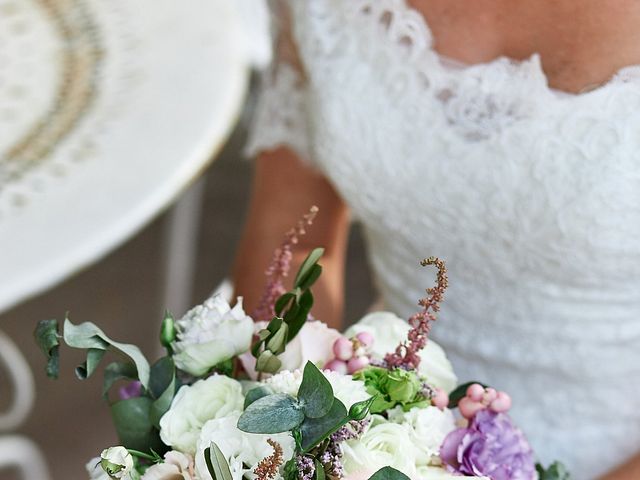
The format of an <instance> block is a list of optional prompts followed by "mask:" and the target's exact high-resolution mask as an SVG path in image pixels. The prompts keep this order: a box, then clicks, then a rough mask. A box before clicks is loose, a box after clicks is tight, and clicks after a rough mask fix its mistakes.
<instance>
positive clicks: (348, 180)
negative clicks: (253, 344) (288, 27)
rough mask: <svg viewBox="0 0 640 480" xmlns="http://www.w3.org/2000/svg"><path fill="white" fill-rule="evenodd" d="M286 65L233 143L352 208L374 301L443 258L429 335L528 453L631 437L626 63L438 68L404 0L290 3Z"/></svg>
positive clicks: (636, 145)
mask: <svg viewBox="0 0 640 480" xmlns="http://www.w3.org/2000/svg"><path fill="white" fill-rule="evenodd" d="M291 8H292V12H291V15H292V25H293V39H294V40H295V43H296V47H297V49H298V52H299V56H300V60H301V63H302V65H303V68H304V78H303V77H301V76H300V75H299V71H298V70H295V69H293V68H292V67H290V66H288V65H279V66H278V67H277V68H276V69H275V72H274V73H272V74H270V75H268V77H267V78H268V80H267V82H266V84H265V87H264V89H263V92H262V97H261V100H260V102H259V108H258V113H257V115H256V120H255V128H254V131H253V135H252V138H251V141H250V144H249V150H250V151H251V152H253V153H255V152H257V151H259V150H260V149H264V148H269V147H273V146H276V145H278V144H285V145H289V146H291V147H292V148H294V149H296V150H297V151H298V152H299V153H300V154H301V156H303V157H304V158H306V159H307V160H308V161H310V162H311V163H313V164H314V165H315V166H317V168H319V169H321V170H322V171H323V172H324V173H325V174H326V176H327V177H328V178H329V179H330V180H331V181H332V182H333V183H334V185H335V187H336V188H337V190H338V191H339V192H340V194H341V195H342V196H343V197H344V198H345V199H346V201H347V202H348V203H349V205H350V206H351V208H352V210H353V212H354V213H355V215H356V216H357V217H358V219H359V220H360V221H361V222H362V223H363V224H364V226H365V229H366V234H367V237H368V242H369V253H370V261H371V264H372V266H373V269H374V271H375V274H376V279H377V284H378V286H379V289H380V292H381V294H382V295H383V297H384V300H385V302H386V303H387V305H388V307H389V309H391V310H394V311H396V312H397V313H400V314H403V315H409V314H410V313H412V312H413V311H414V310H415V308H416V307H415V302H416V299H418V298H419V297H420V296H421V295H422V292H423V288H424V287H426V286H428V285H429V284H430V283H431V282H432V278H433V272H428V271H424V270H421V269H420V267H419V266H418V261H419V260H420V259H422V258H423V257H425V256H429V255H436V256H438V257H440V258H443V259H445V260H446V261H447V265H448V268H449V277H450V287H449V290H448V293H447V295H446V300H445V304H444V306H443V308H442V312H441V314H440V321H439V322H438V324H437V325H436V326H435V328H434V330H433V336H434V338H435V339H436V340H438V341H439V342H440V343H441V344H442V345H443V347H444V348H445V349H446V350H447V352H448V354H449V356H450V358H451V359H452V361H453V363H454V366H455V367H456V370H457V373H458V374H459V377H460V378H461V380H469V379H479V380H484V381H486V382H488V383H490V384H493V385H494V386H496V387H499V388H501V389H504V390H507V391H509V392H511V393H512V394H513V397H514V401H515V408H514V409H513V415H514V417H515V418H516V420H517V421H518V422H520V425H521V426H522V427H523V429H524V430H525V431H526V433H527V434H528V436H529V438H530V440H531V442H532V444H533V445H534V448H535V449H536V451H537V452H538V453H539V455H540V457H541V460H542V461H543V462H549V461H551V460H552V459H554V458H559V459H562V460H563V461H565V462H566V463H567V464H568V466H569V467H570V468H571V469H572V470H573V472H574V475H575V478H579V479H585V480H586V479H592V478H595V477H596V476H597V475H598V474H600V473H602V472H604V471H606V470H607V469H610V468H612V467H613V466H615V465H616V464H618V463H620V462H622V461H623V460H625V459H627V458H628V457H629V456H631V455H633V454H634V453H636V452H638V451H640V114H639V113H638V112H639V111H640V68H638V67H630V68H627V69H624V70H622V71H620V72H619V73H618V74H617V75H616V76H615V77H614V78H612V79H611V80H610V81H609V82H608V83H607V84H605V85H603V86H600V87H598V88H596V89H594V90H591V91H588V92H584V93H580V94H575V95H574V94H567V93H562V92H559V91H554V90H553V89H551V88H550V87H549V86H548V83H547V79H546V77H545V75H544V73H543V70H542V68H541V65H540V60H539V58H538V56H536V55H534V56H532V57H531V58H530V59H528V60H526V61H522V62H515V61H511V60H508V59H506V58H500V59H497V60H495V61H492V62H489V63H485V64H480V65H474V66H460V65H452V64H450V63H449V62H446V61H445V60H444V59H442V58H440V57H439V56H438V55H437V54H436V52H435V50H434V49H433V48H432V47H433V46H432V43H433V41H432V37H431V34H430V31H429V28H428V26H427V25H426V24H425V21H424V19H423V17H421V16H420V15H419V14H418V12H416V11H414V10H412V9H411V8H409V7H408V6H407V5H406V4H405V3H404V1H403V0H376V1H365V0H350V1H348V2H347V1H340V0H309V1H305V2H298V1H295V2H291Z"/></svg>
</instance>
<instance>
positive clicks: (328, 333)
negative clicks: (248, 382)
mask: <svg viewBox="0 0 640 480" xmlns="http://www.w3.org/2000/svg"><path fill="white" fill-rule="evenodd" d="M266 327H267V322H258V323H256V327H255V331H256V333H257V332H259V331H260V330H262V329H263V328H266ZM341 336H342V335H341V334H340V332H338V331H337V330H336V329H335V328H329V327H328V326H327V325H326V324H325V323H323V322H319V321H309V322H305V324H304V325H303V327H302V328H301V329H300V331H299V332H298V334H297V335H296V336H295V338H294V339H293V340H291V341H290V342H289V343H288V344H287V348H286V349H285V351H284V352H283V353H281V354H280V355H278V358H279V359H280V361H281V362H282V365H281V366H280V369H279V370H278V371H280V372H282V371H285V370H291V371H293V370H297V369H302V368H304V366H305V365H306V364H307V362H311V363H313V364H314V365H317V366H318V367H319V368H322V367H323V366H324V365H325V364H326V363H327V362H329V361H330V360H331V359H333V357H334V354H333V344H334V342H335V341H336V340H337V339H338V338H340V337H341ZM240 361H241V362H242V366H243V367H244V369H245V371H246V372H247V374H248V375H249V376H250V377H251V378H252V379H253V380H255V379H256V378H258V373H257V372H256V370H255V369H256V359H255V357H254V356H253V355H251V352H247V353H245V354H244V355H242V356H241V357H240Z"/></svg>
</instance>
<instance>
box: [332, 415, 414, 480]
mask: <svg viewBox="0 0 640 480" xmlns="http://www.w3.org/2000/svg"><path fill="white" fill-rule="evenodd" d="M342 449H343V457H342V464H343V466H344V470H345V474H346V475H347V476H350V475H352V474H356V473H357V472H362V471H373V472H376V471H377V470H379V469H380V468H382V467H385V466H391V467H393V468H395V469H397V470H400V471H401V472H402V473H404V474H405V475H407V476H409V477H410V478H417V476H416V458H417V455H418V452H417V449H416V447H415V446H414V445H413V442H412V441H411V438H410V431H409V427H408V426H407V425H404V424H399V423H393V422H388V421H386V420H385V419H384V418H383V417H381V416H379V415H374V416H373V422H372V424H371V426H370V427H369V428H368V429H367V430H366V431H365V432H364V433H363V434H362V435H361V436H360V437H359V438H358V439H356V440H349V441H347V442H344V443H343V444H342Z"/></svg>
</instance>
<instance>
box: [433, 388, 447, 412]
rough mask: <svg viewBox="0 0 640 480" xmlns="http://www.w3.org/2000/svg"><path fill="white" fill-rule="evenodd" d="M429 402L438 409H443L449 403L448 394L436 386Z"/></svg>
mask: <svg viewBox="0 0 640 480" xmlns="http://www.w3.org/2000/svg"><path fill="white" fill-rule="evenodd" d="M431 404H432V405H433V406H434V407H438V408H439V409H440V410H444V409H445V408H447V406H448V405H449V394H448V393H447V392H445V391H444V390H442V389H441V388H436V389H435V394H434V395H433V397H431Z"/></svg>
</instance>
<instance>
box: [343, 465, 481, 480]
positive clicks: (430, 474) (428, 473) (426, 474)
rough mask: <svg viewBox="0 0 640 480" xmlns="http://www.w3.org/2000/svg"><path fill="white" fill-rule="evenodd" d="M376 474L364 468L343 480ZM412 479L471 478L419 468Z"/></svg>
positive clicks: (457, 479) (354, 479)
mask: <svg viewBox="0 0 640 480" xmlns="http://www.w3.org/2000/svg"><path fill="white" fill-rule="evenodd" d="M374 473H376V470H373V469H371V468H363V469H362V470H358V471H356V472H353V473H350V474H349V475H347V476H345V477H343V478H342V480H369V479H370V478H371V476H372V475H373V474H374ZM412 478H413V480H460V479H461V478H470V477H462V476H460V475H454V474H453V473H450V472H448V471H447V470H446V469H444V468H443V467H418V469H417V473H416V476H415V477H412ZM473 478H474V479H475V480H490V479H489V478H487V477H473Z"/></svg>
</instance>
